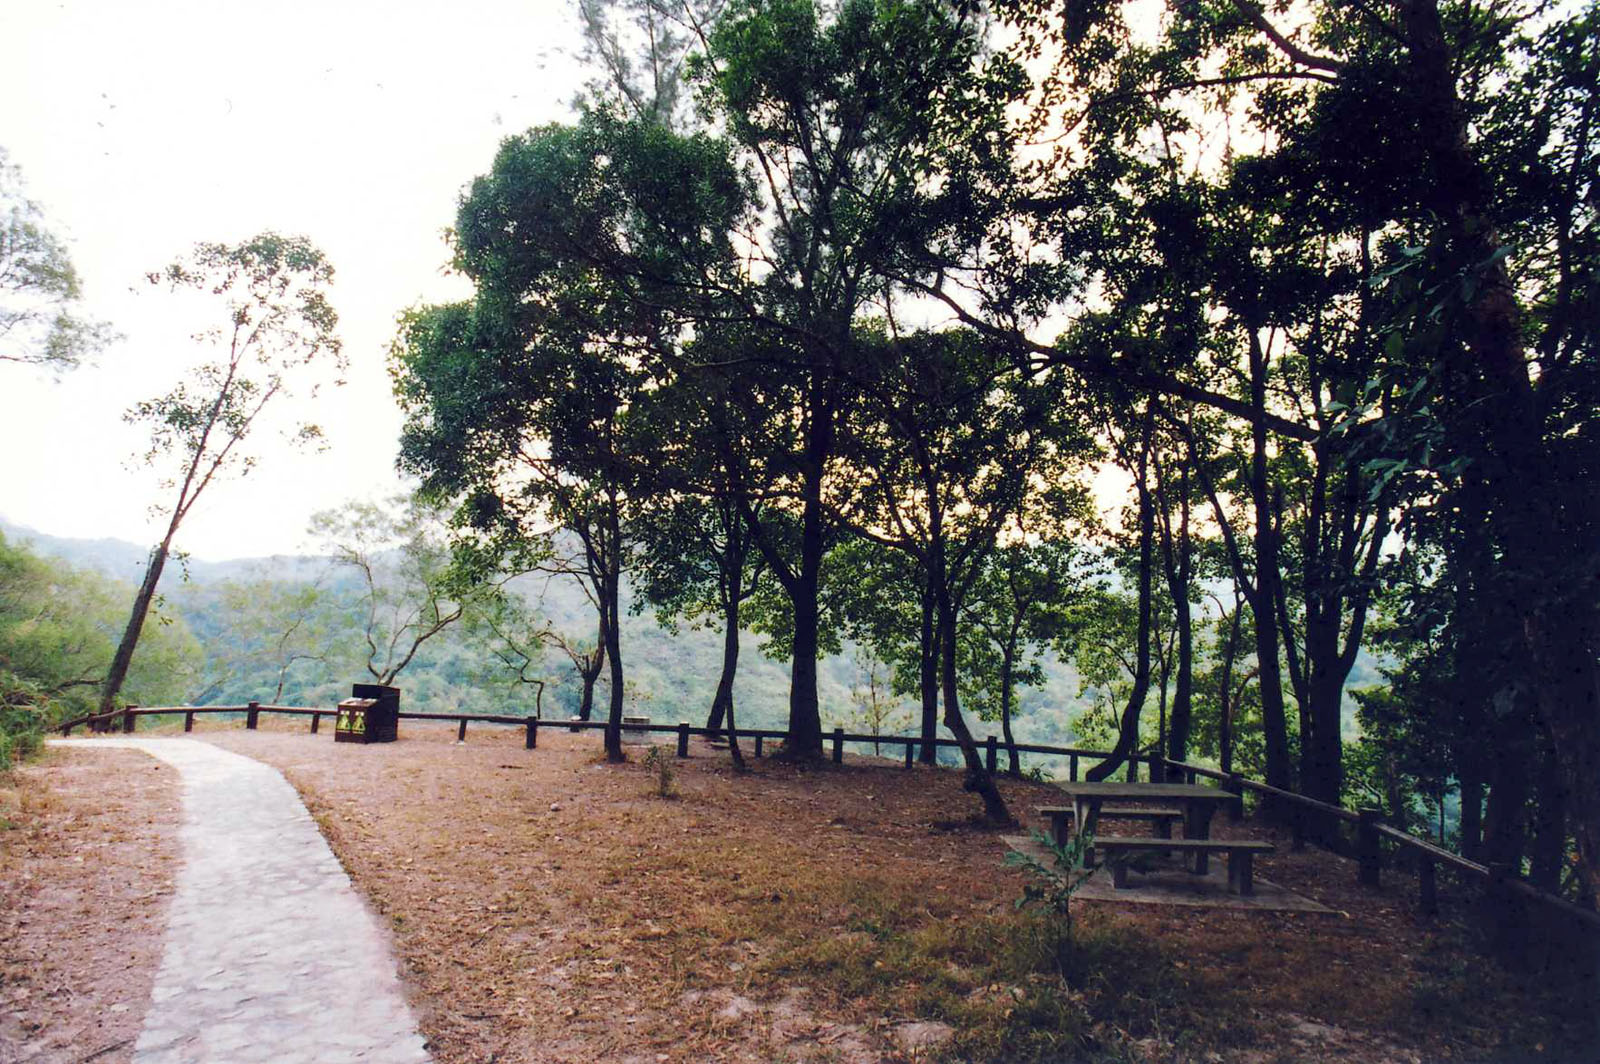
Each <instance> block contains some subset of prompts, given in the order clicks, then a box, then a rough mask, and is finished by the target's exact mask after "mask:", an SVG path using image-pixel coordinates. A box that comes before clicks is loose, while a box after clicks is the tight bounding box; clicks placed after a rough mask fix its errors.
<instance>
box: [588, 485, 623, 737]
mask: <svg viewBox="0 0 1600 1064" xmlns="http://www.w3.org/2000/svg"><path fill="white" fill-rule="evenodd" d="M621 518H622V515H621V514H620V513H618V503H617V496H616V491H615V489H614V488H613V489H611V490H610V491H609V492H608V497H607V499H606V506H605V512H604V514H603V515H602V520H603V521H604V523H605V525H604V529H603V532H602V535H603V537H604V538H603V548H602V550H601V551H600V556H599V558H598V559H597V560H598V562H599V566H598V570H597V571H598V575H599V577H600V579H599V580H597V581H596V582H595V583H596V584H597V587H596V588H595V590H596V591H598V592H599V598H600V614H601V616H602V617H603V618H604V619H605V649H606V657H607V658H608V659H610V662H611V713H610V716H608V717H607V718H606V760H607V761H610V762H613V763H615V762H621V761H626V760H627V757H626V755H624V754H623V752H622V709H623V702H624V698H625V695H626V692H625V691H624V689H623V679H622V601H621V594H622V519H621Z"/></svg>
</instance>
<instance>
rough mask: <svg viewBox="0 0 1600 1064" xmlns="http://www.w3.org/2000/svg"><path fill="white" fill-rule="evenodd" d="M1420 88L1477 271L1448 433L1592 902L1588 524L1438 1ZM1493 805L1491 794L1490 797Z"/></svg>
mask: <svg viewBox="0 0 1600 1064" xmlns="http://www.w3.org/2000/svg"><path fill="white" fill-rule="evenodd" d="M1402 11H1403V17H1404V20H1405V21H1404V29H1405V35H1406V38H1407V43H1408V44H1409V46H1410V58H1411V63H1412V73H1413V76H1414V77H1413V85H1412V87H1411V91H1412V92H1413V95H1414V97H1415V99H1416V100H1417V101H1418V103H1419V105H1420V106H1421V108H1422V109H1423V110H1424V112H1426V113H1430V116H1431V118H1432V119H1433V121H1431V122H1430V123H1429V124H1428V125H1427V127H1426V129H1427V132H1428V133H1429V134H1431V139H1429V140H1427V141H1425V142H1424V143H1423V144H1422V145H1421V147H1422V149H1423V151H1424V152H1425V153H1426V154H1427V155H1428V156H1429V157H1430V162H1431V164H1432V165H1431V166H1430V172H1431V173H1433V174H1436V175H1439V176H1438V180H1437V183H1436V186H1435V187H1434V188H1433V189H1432V193H1433V196H1432V202H1431V203H1429V204H1428V206H1429V207H1431V208H1432V209H1433V210H1434V211H1435V212H1436V213H1437V215H1438V216H1439V217H1440V218H1441V219H1442V220H1443V221H1444V224H1445V230H1446V237H1447V250H1448V252H1449V255H1450V265H1451V266H1453V267H1456V268H1458V269H1460V270H1461V271H1462V272H1463V273H1465V272H1466V271H1468V270H1475V271H1478V274H1479V276H1478V277H1477V280H1476V283H1474V284H1473V286H1472V288H1471V291H1470V292H1469V293H1467V294H1465V296H1464V303H1465V308H1464V309H1465V314H1464V315H1463V324H1464V325H1465V327H1466V334H1467V337H1466V343H1465V345H1463V346H1460V347H1457V346H1456V345H1447V346H1446V350H1445V354H1446V358H1447V364H1446V370H1447V374H1448V383H1449V384H1451V385H1452V390H1453V394H1452V395H1451V396H1450V398H1451V399H1452V400H1454V402H1453V403H1452V408H1451V409H1450V410H1448V411H1447V412H1446V419H1447V424H1448V426H1449V428H1450V430H1451V432H1452V434H1453V435H1454V436H1455V437H1456V440H1457V442H1458V446H1459V447H1460V449H1461V451H1462V453H1463V454H1464V455H1465V456H1466V457H1467V458H1468V459H1470V460H1472V461H1474V462H1477V463H1480V464H1481V466H1482V468H1483V470H1484V474H1485V478H1486V480H1487V482H1488V486H1489V495H1490V498H1491V500H1492V502H1491V507H1490V513H1489V519H1490V523H1491V527H1492V530H1493V534H1494V537H1495V539H1496V541H1497V542H1498V543H1499V544H1500V546H1501V549H1502V551H1503V559H1504V569H1505V578H1506V582H1507V584H1508V586H1509V587H1510V588H1511V590H1512V597H1511V602H1512V603H1514V604H1515V605H1514V606H1513V608H1514V609H1515V610H1516V611H1517V613H1518V614H1519V615H1520V616H1519V620H1520V622H1521V624H1520V629H1521V630H1520V633H1519V634H1520V637H1521V639H1522V642H1523V645H1524V647H1525V648H1526V650H1527V652H1528V654H1529V659H1530V661H1531V664H1532V669H1531V673H1532V675H1531V680H1532V687H1533V690H1534V692H1535V698H1536V700H1537V708H1538V712H1539V714H1540V716H1541V718H1542V720H1543V723H1544V726H1545V731H1546V733H1547V734H1548V736H1549V737H1550V740H1551V742H1552V744H1553V749H1554V752H1555V758H1556V763H1557V766H1558V769H1559V772H1560V775H1561V782H1562V786H1563V787H1564V788H1565V789H1566V792H1567V796H1568V800H1569V803H1570V805H1569V808H1568V813H1569V815H1570V816H1571V819H1572V826H1573V833H1574V835H1575V836H1576V837H1577V841H1578V852H1579V858H1580V867H1581V869H1582V873H1583V877H1584V879H1585V880H1586V882H1587V886H1588V892H1589V894H1590V896H1596V895H1597V894H1600V889H1597V888H1600V787H1596V786H1594V779H1593V773H1594V766H1595V765H1597V764H1600V670H1597V667H1596V664H1595V661H1596V648H1597V646H1600V613H1597V606H1596V594H1595V587H1594V583H1593V580H1592V579H1591V580H1587V581H1585V580H1574V579H1572V578H1571V574H1570V571H1569V566H1570V565H1571V562H1572V558H1573V557H1574V556H1575V555H1576V554H1577V552H1582V551H1586V550H1588V549H1590V544H1588V543H1587V542H1585V539H1584V537H1583V535H1582V532H1581V529H1580V526H1581V518H1579V517H1577V516H1576V515H1575V514H1574V512H1573V506H1572V505H1571V504H1569V503H1568V502H1567V499H1568V497H1569V495H1570V491H1571V489H1570V486H1569V485H1565V484H1562V483H1559V482H1558V481H1557V480H1556V470H1557V469H1559V468H1560V464H1559V463H1557V462H1555V461H1552V460H1551V455H1550V453H1549V447H1548V446H1547V444H1546V441H1545V435H1544V429H1545V426H1544V424H1543V420H1542V417H1541V415H1540V407H1539V402H1538V396H1537V395H1536V393H1535V389H1534V383H1533V380H1532V378H1531V377H1530V375H1529V360H1528V359H1527V358H1526V357H1525V354H1526V353H1525V350H1524V344H1523V330H1522V311H1521V307H1520V306H1519V304H1518V302H1517V294H1516V290H1515V287H1514V285H1513V283H1512V280H1511V277H1510V275H1509V273H1508V271H1507V268H1506V264H1505V262H1504V261H1503V260H1502V259H1500V258H1499V257H1498V256H1499V253H1500V252H1501V251H1502V250H1503V246H1504V245H1503V243H1502V241H1501V239H1500V236H1499V234H1498V232H1496V230H1495V227H1494V225H1493V224H1492V222H1493V212H1492V211H1491V210H1490V205H1489V203H1488V197H1489V195H1490V190H1491V187H1492V186H1491V183H1490V181H1489V180H1488V178H1487V176H1486V175H1485V174H1484V173H1483V168H1482V166H1481V165H1480V163H1479V161H1478V159H1477V158H1476V157H1475V156H1474V155H1473V152H1472V148H1471V140H1470V136H1469V132H1468V122H1467V115H1466V112H1465V109H1464V107H1463V106H1462V104H1461V100H1460V96H1459V93H1458V91H1457V84H1456V73H1455V67H1454V65H1453V59H1454V56H1453V55H1452V54H1451V51H1450V47H1449V43H1448V37H1447V36H1446V34H1445V31H1444V25H1443V20H1442V18H1441V16H1440V13H1439V8H1438V3H1437V0H1410V2H1409V3H1408V4H1406V5H1404V7H1403V9H1402ZM1490 799H1491V804H1492V802H1493V795H1492V794H1491V796H1490Z"/></svg>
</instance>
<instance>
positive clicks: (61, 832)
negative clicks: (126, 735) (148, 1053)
mask: <svg viewBox="0 0 1600 1064" xmlns="http://www.w3.org/2000/svg"><path fill="white" fill-rule="evenodd" d="M180 815H181V811H180V798H179V789H178V781H177V773H176V772H174V771H172V770H171V769H170V768H167V767H166V766H164V765H160V764H158V763H156V762H155V761H152V760H151V759H150V758H148V757H146V756H145V755H143V754H140V753H135V752H133V751H123V750H106V751H98V750H97V751H94V752H92V753H79V754H67V753H58V752H54V751H52V752H49V753H47V754H46V755H45V756H44V758H43V759H42V760H41V761H40V762H39V763H37V764H35V765H31V766H27V767H24V768H21V769H18V770H17V771H16V772H15V773H14V774H13V775H12V777H11V778H10V779H9V780H6V779H3V778H0V1061H6V1062H11V1061H19V1062H20V1061H27V1062H29V1064H33V1062H38V1064H55V1062H66V1061H87V1060H94V1061H96V1062H105V1064H116V1062H120V1061H126V1060H128V1059H130V1057H131V1056H132V1055H133V1043H134V1040H135V1039H136V1038H137V1037H138V1035H139V1028H140V1025H141V1024H142V1023H143V1022H144V1014H145V1010H146V1008H147V1007H148V1006H149V1003H150V988H151V985H152V984H153V983H154V981H155V972H156V967H157V965H158V964H159V963H160V961H161V933H162V927H163V925H164V924H165V918H166V905H167V899H168V897H169V896H170V895H171V892H172V880H173V875H174V872H175V871H176V868H177V860H178V851H177V847H176V845H175V843H176V838H177V829H178V824H179V821H180Z"/></svg>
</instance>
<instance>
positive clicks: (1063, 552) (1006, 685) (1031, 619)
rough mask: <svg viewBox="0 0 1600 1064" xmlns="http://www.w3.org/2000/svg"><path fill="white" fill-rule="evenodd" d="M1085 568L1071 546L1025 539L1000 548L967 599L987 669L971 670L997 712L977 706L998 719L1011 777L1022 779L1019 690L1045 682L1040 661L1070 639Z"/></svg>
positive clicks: (1058, 540)
mask: <svg viewBox="0 0 1600 1064" xmlns="http://www.w3.org/2000/svg"><path fill="white" fill-rule="evenodd" d="M1086 569H1087V559H1085V558H1084V557H1083V552H1082V550H1081V549H1080V548H1079V547H1078V545H1077V544H1076V543H1074V542H1073V541H1071V540H1068V539H1065V538H1053V539H1046V540H1040V541H1038V542H1036V543H1029V542H1027V541H1026V540H1025V539H1020V540H1017V541H1014V542H1010V543H1006V544H1004V545H1002V546H1000V547H998V548H996V549H995V551H994V553H993V554H992V555H990V557H989V560H988V563H987V564H986V565H985V567H984V571H983V573H982V575H981V576H980V577H979V578H978V581H977V583H976V584H975V585H974V587H973V589H972V591H971V593H970V594H969V596H968V599H967V616H968V618H969V621H970V624H969V627H970V629H971V636H970V638H969V643H970V644H975V646H974V648H973V651H972V656H973V657H974V658H976V659H978V661H980V662H983V663H984V665H986V666H987V667H982V666H980V667H979V668H976V669H974V670H973V671H974V672H975V673H977V676H976V677H974V678H975V679H976V678H981V679H983V680H984V681H985V682H984V686H985V687H986V688H987V690H986V692H985V695H986V698H985V702H986V703H987V706H988V708H991V710H992V711H990V712H985V708H986V707H980V709H979V715H980V716H983V717H987V718H990V719H993V718H995V717H998V718H999V720H1000V730H1001V734H1002V735H1004V737H1005V741H1006V748H1007V750H1006V752H1007V755H1008V757H1009V758H1010V766H1009V769H1008V772H1009V774H1010V775H1012V776H1020V775H1021V774H1022V762H1021V759H1020V758H1019V757H1018V755H1017V749H1016V736H1015V735H1013V734H1012V730H1011V717H1012V712H1013V707H1014V705H1015V702H1016V689H1017V688H1018V687H1019V686H1025V685H1029V684H1039V683H1042V682H1043V680H1044V670H1043V668H1042V667H1041V664H1040V662H1039V660H1038V657H1037V655H1038V654H1039V652H1040V651H1041V650H1042V649H1043V648H1044V647H1046V646H1049V645H1051V644H1054V643H1057V642H1060V641H1063V640H1066V639H1068V638H1069V635H1068V633H1069V630H1070V629H1071V627H1072V625H1073V620H1074V617H1075V615H1076V613H1077V609H1078V607H1079V606H1080V604H1081V600H1082V598H1083V596H1084V592H1085V590H1086V585H1085V582H1084V575H1085V571H1086ZM980 648H981V649H980Z"/></svg>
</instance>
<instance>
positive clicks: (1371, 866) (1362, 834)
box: [1356, 807, 1383, 887]
mask: <svg viewBox="0 0 1600 1064" xmlns="http://www.w3.org/2000/svg"><path fill="white" fill-rule="evenodd" d="M1356 812H1357V815H1359V816H1360V817H1361V819H1360V820H1359V821H1357V824H1356V855H1357V859H1358V860H1359V861H1360V865H1361V873H1360V875H1361V885H1362V886H1363V887H1376V886H1377V885H1378V882H1379V874H1380V872H1381V871H1382V867H1383V858H1382V855H1381V854H1380V853H1379V852H1378V824H1379V823H1380V822H1381V821H1382V820H1383V810H1381V809H1373V808H1371V807H1366V808H1362V809H1359V810H1357V811H1356Z"/></svg>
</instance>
